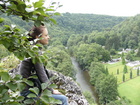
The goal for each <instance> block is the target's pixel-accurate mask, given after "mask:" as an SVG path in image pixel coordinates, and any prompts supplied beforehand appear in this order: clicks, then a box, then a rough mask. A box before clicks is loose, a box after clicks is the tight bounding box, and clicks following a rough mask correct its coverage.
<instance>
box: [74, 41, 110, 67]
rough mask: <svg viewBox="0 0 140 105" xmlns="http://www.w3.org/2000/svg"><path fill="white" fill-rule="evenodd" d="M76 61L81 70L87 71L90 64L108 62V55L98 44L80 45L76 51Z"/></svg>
mask: <svg viewBox="0 0 140 105" xmlns="http://www.w3.org/2000/svg"><path fill="white" fill-rule="evenodd" d="M76 59H77V61H78V62H79V64H80V66H81V67H82V69H88V68H89V67H90V64H91V62H97V61H105V62H106V61H108V60H109V59H110V54H109V52H108V51H107V50H105V49H103V48H102V47H101V46H100V45H98V44H95V43H92V44H81V45H80V46H79V47H78V49H77V52H76Z"/></svg>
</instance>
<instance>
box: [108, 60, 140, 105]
mask: <svg viewBox="0 0 140 105" xmlns="http://www.w3.org/2000/svg"><path fill="white" fill-rule="evenodd" d="M105 67H107V68H108V71H109V74H113V75H114V76H115V77H117V82H118V91H119V94H120V96H125V97H126V98H127V99H129V100H130V101H131V102H132V105H140V76H137V70H132V74H133V77H132V79H130V69H132V68H131V67H129V66H127V70H128V73H126V74H125V80H126V81H125V82H123V81H122V80H123V79H122V78H123V69H124V65H122V62H117V63H114V64H105ZM117 69H119V74H117Z"/></svg>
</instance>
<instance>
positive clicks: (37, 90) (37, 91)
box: [29, 87, 39, 95]
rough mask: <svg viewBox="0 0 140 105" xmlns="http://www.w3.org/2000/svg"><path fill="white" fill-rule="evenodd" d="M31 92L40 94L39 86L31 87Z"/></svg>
mask: <svg viewBox="0 0 140 105" xmlns="http://www.w3.org/2000/svg"><path fill="white" fill-rule="evenodd" d="M29 90H30V91H31V92H33V93H35V94H36V95H38V93H39V89H38V88H37V87H34V88H30V89H29Z"/></svg>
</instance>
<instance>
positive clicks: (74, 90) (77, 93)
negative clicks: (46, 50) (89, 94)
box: [10, 68, 89, 105]
mask: <svg viewBox="0 0 140 105" xmlns="http://www.w3.org/2000/svg"><path fill="white" fill-rule="evenodd" d="M48 71H49V74H50V76H51V77H55V78H54V79H53V82H54V83H55V84H56V85H57V86H58V89H62V90H65V95H66V96H67V97H68V98H69V105H89V104H88V102H87V100H86V99H85V97H84V95H83V94H82V91H81V88H80V87H79V85H78V84H77V83H76V82H75V81H74V80H73V79H72V78H71V77H67V76H64V75H63V74H61V73H58V72H56V71H53V70H48ZM10 73H11V75H15V74H19V69H18V68H15V69H12V70H10Z"/></svg>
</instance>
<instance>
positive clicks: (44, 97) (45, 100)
mask: <svg viewBox="0 0 140 105" xmlns="http://www.w3.org/2000/svg"><path fill="white" fill-rule="evenodd" d="M40 99H41V100H42V101H43V102H44V103H45V104H48V103H49V97H48V96H47V95H45V96H44V95H43V96H41V97H40Z"/></svg>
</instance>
